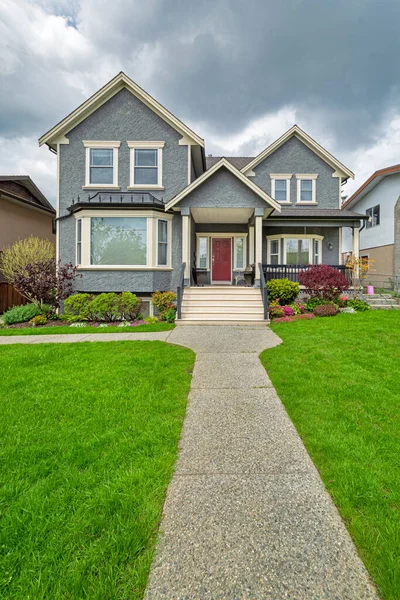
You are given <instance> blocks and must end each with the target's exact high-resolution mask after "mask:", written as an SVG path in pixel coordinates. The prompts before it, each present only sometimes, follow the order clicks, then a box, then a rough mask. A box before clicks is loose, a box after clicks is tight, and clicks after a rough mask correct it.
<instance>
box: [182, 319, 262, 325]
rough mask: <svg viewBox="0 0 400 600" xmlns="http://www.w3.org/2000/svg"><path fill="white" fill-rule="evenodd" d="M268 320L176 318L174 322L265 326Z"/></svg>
mask: <svg viewBox="0 0 400 600" xmlns="http://www.w3.org/2000/svg"><path fill="white" fill-rule="evenodd" d="M269 322H270V321H269V320H268V319H267V320H265V321H263V320H260V319H248V320H246V321H243V320H240V319H232V320H231V321H229V320H213V319H185V320H183V319H176V321H175V323H176V325H179V326H186V327H187V326H193V327H194V326H205V327H207V326H208V325H212V326H214V327H215V326H219V325H221V326H224V327H229V326H231V327H234V326H236V327H237V326H239V327H265V326H266V325H268V323H269Z"/></svg>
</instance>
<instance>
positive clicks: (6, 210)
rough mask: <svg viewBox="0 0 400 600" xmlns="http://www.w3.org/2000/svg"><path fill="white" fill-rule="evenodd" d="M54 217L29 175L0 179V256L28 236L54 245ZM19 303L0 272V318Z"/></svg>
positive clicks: (49, 205)
mask: <svg viewBox="0 0 400 600" xmlns="http://www.w3.org/2000/svg"><path fill="white" fill-rule="evenodd" d="M55 216H56V211H55V210H54V207H53V206H52V205H51V204H50V202H48V200H47V199H46V198H45V197H44V195H43V194H42V192H41V191H40V190H39V189H38V187H37V186H36V185H35V183H34V182H33V181H32V179H31V178H30V177H29V176H28V175H0V252H1V250H2V249H3V248H5V247H6V246H9V245H10V244H12V243H13V242H15V241H17V240H19V239H23V238H25V237H28V236H29V235H31V234H33V235H36V236H37V237H39V238H47V239H49V240H50V241H52V242H54V243H55V241H56V236H55V234H54V233H53V219H54V218H55ZM20 302H21V297H20V296H19V294H17V293H16V292H15V291H14V290H12V288H11V287H10V286H8V284H6V283H5V281H4V277H3V276H2V274H1V271H0V314H1V313H2V312H4V311H6V310H8V308H10V307H11V306H12V305H14V304H19V303H20Z"/></svg>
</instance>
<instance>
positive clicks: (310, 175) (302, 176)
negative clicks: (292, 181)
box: [296, 173, 318, 206]
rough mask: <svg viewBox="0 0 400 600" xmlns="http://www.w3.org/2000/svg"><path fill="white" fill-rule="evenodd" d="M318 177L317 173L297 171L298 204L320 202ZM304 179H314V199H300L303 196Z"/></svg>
mask: <svg viewBox="0 0 400 600" xmlns="http://www.w3.org/2000/svg"><path fill="white" fill-rule="evenodd" d="M317 178H318V175H317V174H315V173H296V179H297V199H296V204H301V205H303V206H304V205H307V204H308V205H310V204H318V202H317ZM303 179H311V181H312V200H303V201H302V200H300V197H301V194H300V192H301V181H302V180H303Z"/></svg>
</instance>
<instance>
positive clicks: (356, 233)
mask: <svg viewBox="0 0 400 600" xmlns="http://www.w3.org/2000/svg"><path fill="white" fill-rule="evenodd" d="M353 258H355V259H356V260H358V259H359V258H360V228H359V227H353ZM354 275H355V278H356V283H358V281H359V279H360V267H359V265H357V266H356V268H355V272H354Z"/></svg>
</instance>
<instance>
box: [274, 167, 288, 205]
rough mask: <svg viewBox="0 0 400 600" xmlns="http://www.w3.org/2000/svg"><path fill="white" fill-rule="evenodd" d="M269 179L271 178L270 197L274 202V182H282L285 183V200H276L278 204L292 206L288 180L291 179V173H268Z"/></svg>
mask: <svg viewBox="0 0 400 600" xmlns="http://www.w3.org/2000/svg"><path fill="white" fill-rule="evenodd" d="M269 176H270V178H271V197H272V198H273V199H274V200H276V198H275V181H276V180H277V179H278V180H283V181H286V200H276V201H277V202H279V204H292V201H291V199H290V180H291V179H292V173H270V174H269Z"/></svg>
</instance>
